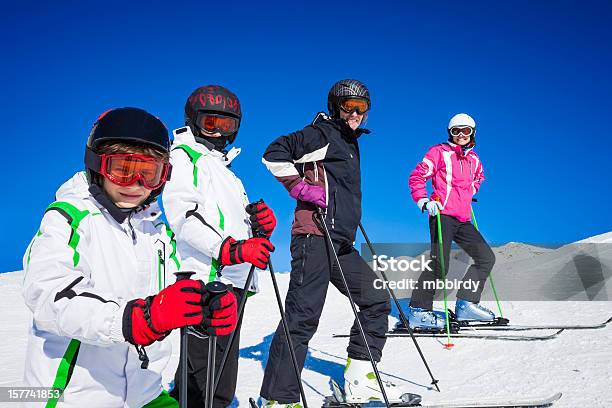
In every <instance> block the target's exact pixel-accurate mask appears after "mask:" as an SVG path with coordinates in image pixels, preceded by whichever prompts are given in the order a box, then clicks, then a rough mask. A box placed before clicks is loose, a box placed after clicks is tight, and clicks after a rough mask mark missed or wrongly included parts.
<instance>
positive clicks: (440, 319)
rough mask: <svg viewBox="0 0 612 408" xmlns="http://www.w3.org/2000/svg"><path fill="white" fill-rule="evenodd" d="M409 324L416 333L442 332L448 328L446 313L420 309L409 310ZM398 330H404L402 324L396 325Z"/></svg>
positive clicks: (410, 308)
mask: <svg viewBox="0 0 612 408" xmlns="http://www.w3.org/2000/svg"><path fill="white" fill-rule="evenodd" d="M407 317H408V323H409V324H410V327H411V328H412V329H413V330H414V331H416V332H433V333H436V332H442V331H444V330H445V328H446V326H445V324H446V316H445V314H444V312H441V311H438V310H428V309H422V308H420V307H409V308H408V316H407ZM395 328H396V329H400V328H402V329H404V330H405V328H404V325H403V324H402V322H399V323H398V324H396V325H395Z"/></svg>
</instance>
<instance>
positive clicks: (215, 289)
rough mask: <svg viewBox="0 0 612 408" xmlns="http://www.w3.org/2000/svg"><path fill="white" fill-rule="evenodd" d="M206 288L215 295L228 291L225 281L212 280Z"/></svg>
mask: <svg viewBox="0 0 612 408" xmlns="http://www.w3.org/2000/svg"><path fill="white" fill-rule="evenodd" d="M204 289H206V291H207V292H208V293H210V294H211V295H213V296H216V295H222V294H224V293H226V292H227V285H226V284H225V283H223V282H219V281H212V282H208V283H207V284H206V286H204Z"/></svg>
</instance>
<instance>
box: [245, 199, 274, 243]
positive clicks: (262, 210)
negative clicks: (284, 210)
mask: <svg viewBox="0 0 612 408" xmlns="http://www.w3.org/2000/svg"><path fill="white" fill-rule="evenodd" d="M246 212H247V213H248V214H249V215H250V217H249V220H251V228H252V229H253V234H254V235H255V236H266V237H268V238H270V236H272V232H273V231H274V228H276V217H275V216H274V211H272V209H271V208H270V207H268V205H267V204H266V203H264V201H263V200H259V201H256V202H254V203H251V204H249V205H247V206H246Z"/></svg>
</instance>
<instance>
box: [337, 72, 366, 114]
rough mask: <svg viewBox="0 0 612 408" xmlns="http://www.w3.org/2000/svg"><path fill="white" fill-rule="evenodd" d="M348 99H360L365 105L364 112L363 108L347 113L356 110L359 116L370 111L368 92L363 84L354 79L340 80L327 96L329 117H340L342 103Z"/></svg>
mask: <svg viewBox="0 0 612 408" xmlns="http://www.w3.org/2000/svg"><path fill="white" fill-rule="evenodd" d="M350 99H357V100H359V99H361V100H363V101H365V102H366V105H365V110H364V109H363V108H360V109H350V110H349V112H350V111H351V110H357V112H358V113H359V114H364V113H366V112H367V111H368V110H369V109H370V106H371V101H370V92H369V91H368V88H367V87H366V86H365V84H363V83H362V82H360V81H358V80H356V79H342V80H340V81H338V82H336V83H335V84H334V85H333V86H332V87H331V89H330V90H329V93H328V94H327V109H328V111H329V114H330V115H331V117H332V118H338V117H340V109H342V105H343V102H344V101H346V100H350ZM345 111H346V109H345Z"/></svg>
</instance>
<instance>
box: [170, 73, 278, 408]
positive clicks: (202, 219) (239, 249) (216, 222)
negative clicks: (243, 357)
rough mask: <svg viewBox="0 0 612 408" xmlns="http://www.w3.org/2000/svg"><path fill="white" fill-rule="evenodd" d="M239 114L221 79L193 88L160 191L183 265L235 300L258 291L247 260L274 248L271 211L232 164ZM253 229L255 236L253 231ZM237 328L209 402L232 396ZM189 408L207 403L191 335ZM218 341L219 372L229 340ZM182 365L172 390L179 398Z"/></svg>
mask: <svg viewBox="0 0 612 408" xmlns="http://www.w3.org/2000/svg"><path fill="white" fill-rule="evenodd" d="M241 117H242V112H241V107H240V102H239V100H238V98H237V97H236V95H234V94H233V93H232V92H230V91H229V90H228V89H226V88H224V87H222V86H218V85H208V86H203V87H200V88H198V89H196V90H195V91H194V92H193V93H192V94H191V95H190V96H189V98H188V99H187V102H186V104H185V125H186V126H185V127H181V128H179V129H176V130H174V142H173V144H172V152H171V162H172V166H173V171H172V179H171V180H169V181H168V183H167V186H166V190H165V192H164V195H163V202H164V209H165V211H166V214H167V217H168V221H169V223H170V225H171V227H172V228H173V230H174V231H175V232H176V236H177V251H178V253H179V255H180V256H181V259H182V262H183V268H186V269H189V270H194V271H197V272H198V275H196V276H197V277H199V278H200V279H202V280H204V281H208V282H209V281H213V280H217V279H221V280H223V281H226V282H229V283H231V284H233V286H234V292H235V293H236V296H237V297H238V301H240V299H241V298H242V297H243V296H246V295H247V292H251V293H254V292H256V291H257V275H255V276H254V280H253V283H252V285H251V287H248V288H246V287H245V285H246V280H247V275H248V274H249V270H250V268H251V265H254V266H256V267H257V268H259V269H265V268H266V265H267V264H268V261H269V259H270V252H272V251H273V250H274V246H273V245H272V244H271V243H270V241H269V240H268V238H269V237H270V235H271V234H272V231H273V230H274V227H275V226H276V218H275V217H274V213H273V212H272V210H271V209H270V208H268V206H267V205H266V204H265V203H263V202H258V203H255V204H249V201H248V197H247V194H246V192H245V190H244V187H243V185H242V182H241V181H240V179H239V178H238V177H237V176H236V175H235V174H234V173H233V172H232V171H231V170H230V169H229V167H230V164H231V163H232V161H233V160H234V159H235V158H236V156H237V155H238V154H239V153H240V149H237V148H235V147H234V148H232V149H231V150H229V151H226V148H227V146H228V145H229V144H231V143H233V142H234V140H235V138H236V135H237V133H238V129H239V127H240V120H241ZM253 229H254V230H255V233H256V234H257V235H258V237H255V238H254V237H253V233H252V231H253ZM240 326H241V322H238V328H237V329H236V330H237V331H238V332H237V333H236V334H235V338H234V341H233V345H232V349H231V350H230V354H229V355H228V360H227V364H226V365H225V368H224V370H223V373H222V375H221V377H220V380H219V386H218V387H217V391H216V393H215V396H214V402H213V406H214V407H226V406H228V405H230V404H231V402H232V400H233V399H234V393H235V390H236V379H237V375H238V358H239V351H240V349H239V338H240V337H239V336H240ZM188 337H189V340H188V343H189V347H188V351H189V362H190V366H189V367H188V374H189V383H188V402H189V407H201V406H204V400H205V396H206V369H207V362H208V339H202V338H200V337H198V336H195V335H190V336H188ZM228 340H229V337H227V336H226V337H223V338H219V339H218V341H217V353H216V354H217V357H216V359H215V361H216V364H215V365H216V370H215V371H216V372H217V373H218V370H219V365H220V363H221V357H222V355H223V352H224V350H225V349H226V348H227V347H228V346H229V344H228V343H229V341H228ZM180 381H181V378H180V367H179V370H177V372H176V376H175V388H174V390H173V391H172V395H173V396H175V395H176V397H177V398H178V394H179V393H178V391H179V389H180Z"/></svg>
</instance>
